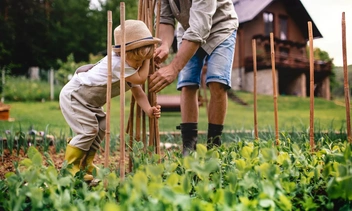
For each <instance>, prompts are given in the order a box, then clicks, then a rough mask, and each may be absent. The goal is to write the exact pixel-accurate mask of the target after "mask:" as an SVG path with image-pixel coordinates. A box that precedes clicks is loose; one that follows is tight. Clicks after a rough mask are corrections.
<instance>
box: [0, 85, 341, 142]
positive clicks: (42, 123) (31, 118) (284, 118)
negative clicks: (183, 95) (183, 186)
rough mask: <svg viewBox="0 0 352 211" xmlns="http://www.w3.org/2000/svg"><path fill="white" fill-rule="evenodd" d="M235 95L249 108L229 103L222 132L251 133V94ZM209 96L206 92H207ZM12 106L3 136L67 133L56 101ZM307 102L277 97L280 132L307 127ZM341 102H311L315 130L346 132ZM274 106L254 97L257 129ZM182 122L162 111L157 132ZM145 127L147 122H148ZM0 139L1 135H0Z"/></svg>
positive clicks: (116, 119) (114, 107)
mask: <svg viewBox="0 0 352 211" xmlns="http://www.w3.org/2000/svg"><path fill="white" fill-rule="evenodd" d="M175 89H176V88H175V84H172V85H170V86H169V87H167V88H166V89H165V90H163V91H162V92H161V94H178V92H177V91H175ZM236 95H237V96H238V97H240V98H241V99H242V100H243V101H245V102H247V103H248V106H243V105H240V104H238V103H236V102H233V101H231V100H229V104H228V112H227V116H226V122H225V130H237V131H244V130H253V129H254V115H253V94H252V93H248V92H236ZM208 96H210V95H209V93H208ZM130 97H131V93H130V92H128V93H126V106H125V120H126V121H125V122H126V124H125V126H126V125H127V119H128V117H129V109H130V108H129V105H130V103H129V101H130ZM6 103H7V104H10V105H11V110H10V117H11V118H13V119H14V121H0V130H1V133H0V134H3V133H4V131H5V130H14V131H18V130H21V131H25V130H27V129H34V130H37V131H47V132H49V133H50V134H52V135H56V136H58V135H60V134H70V128H69V127H68V125H67V124H66V122H65V120H64V118H63V116H62V114H61V111H60V108H59V103H58V102H57V101H51V102H48V101H47V102H23V103H22V102H6ZM309 103H310V99H309V98H301V97H293V96H279V97H278V123H279V130H280V131H293V130H295V131H303V132H306V131H307V130H308V128H309V125H310V123H309V116H310V107H309ZM343 105H344V102H343V100H340V101H336V100H334V101H327V100H324V99H321V98H316V99H315V101H314V108H315V110H314V121H315V131H317V130H318V131H322V130H330V131H331V130H337V131H345V128H346V110H345V107H344V106H343ZM273 108H274V103H273V97H272V96H267V95H258V96H257V118H258V129H259V130H269V131H270V130H271V131H274V128H275V122H274V111H273V110H274V109H273ZM119 111H120V101H119V97H117V98H114V99H112V102H111V133H112V134H118V133H119V132H120V128H119V123H120V114H119ZM180 122H181V114H180V112H164V113H162V117H161V118H160V120H159V130H160V131H161V132H173V131H176V126H177V125H178V124H179V123H180ZM147 124H148V121H147ZM199 130H200V131H205V130H207V117H206V109H205V107H204V106H203V107H200V114H199ZM0 136H2V135H0Z"/></svg>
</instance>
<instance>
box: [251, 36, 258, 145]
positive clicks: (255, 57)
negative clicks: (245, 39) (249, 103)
mask: <svg viewBox="0 0 352 211" xmlns="http://www.w3.org/2000/svg"><path fill="white" fill-rule="evenodd" d="M256 42H257V41H256V40H255V39H252V50H253V104H254V136H255V139H256V140H258V119H257V47H256Z"/></svg>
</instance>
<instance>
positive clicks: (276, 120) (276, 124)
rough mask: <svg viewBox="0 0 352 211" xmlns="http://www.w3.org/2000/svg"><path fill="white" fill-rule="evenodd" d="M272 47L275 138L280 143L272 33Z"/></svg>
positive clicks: (271, 34) (271, 37)
mask: <svg viewBox="0 0 352 211" xmlns="http://www.w3.org/2000/svg"><path fill="white" fill-rule="evenodd" d="M270 47H271V67H272V78H273V79H272V80H273V96H274V117H275V140H276V145H278V144H279V126H278V115H277V110H278V109H277V87H276V67H275V48H274V34H273V33H272V32H271V33H270Z"/></svg>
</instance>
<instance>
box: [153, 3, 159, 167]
mask: <svg viewBox="0 0 352 211" xmlns="http://www.w3.org/2000/svg"><path fill="white" fill-rule="evenodd" d="M156 6H157V9H156V11H157V12H156V25H155V36H156V37H159V25H160V8H161V0H157V5H156ZM153 8H154V7H153ZM156 47H157V46H156ZM152 61H153V72H155V64H154V59H152ZM153 95H154V101H153V105H155V106H156V105H157V96H156V93H153ZM154 124H155V145H156V154H158V155H160V135H159V120H158V119H157V118H155V122H154ZM159 162H160V160H159Z"/></svg>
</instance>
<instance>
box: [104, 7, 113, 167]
mask: <svg viewBox="0 0 352 211" xmlns="http://www.w3.org/2000/svg"><path fill="white" fill-rule="evenodd" d="M107 34H108V35H107V39H108V40H107V49H106V51H107V54H108V77H107V86H106V132H105V162H104V167H105V168H107V167H108V165H109V153H110V115H111V114H110V113H111V109H110V108H111V80H112V69H111V68H112V66H111V65H112V64H111V56H112V55H111V53H112V45H111V42H112V41H111V39H112V38H111V37H112V12H111V11H108V32H107Z"/></svg>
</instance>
